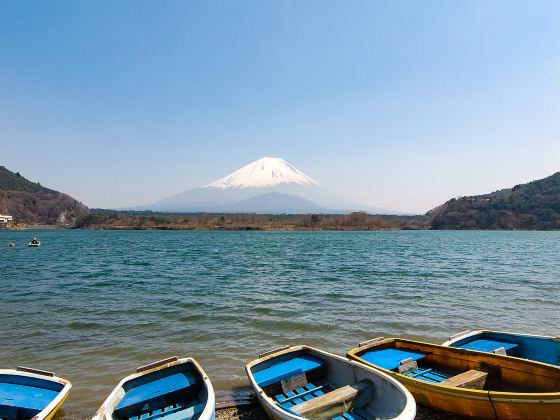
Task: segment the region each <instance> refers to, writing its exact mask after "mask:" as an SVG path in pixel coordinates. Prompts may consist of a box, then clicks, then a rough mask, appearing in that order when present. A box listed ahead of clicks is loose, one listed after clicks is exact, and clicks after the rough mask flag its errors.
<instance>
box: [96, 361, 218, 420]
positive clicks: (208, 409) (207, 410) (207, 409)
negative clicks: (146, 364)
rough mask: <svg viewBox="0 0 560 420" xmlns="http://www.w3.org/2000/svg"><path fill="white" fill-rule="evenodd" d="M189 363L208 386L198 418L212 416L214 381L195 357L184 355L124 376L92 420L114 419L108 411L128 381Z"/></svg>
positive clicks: (214, 398) (214, 401)
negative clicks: (205, 398)
mask: <svg viewBox="0 0 560 420" xmlns="http://www.w3.org/2000/svg"><path fill="white" fill-rule="evenodd" d="M188 363H191V364H192V365H193V366H194V367H195V369H196V370H197V371H198V372H199V373H200V375H201V377H202V382H203V384H204V386H205V387H206V391H207V397H208V398H207V400H206V403H205V405H204V410H202V412H201V413H200V415H199V417H198V418H200V419H204V418H211V416H212V413H213V412H214V411H215V405H216V396H215V394H214V387H213V386H212V382H211V381H210V379H209V378H208V375H207V374H206V372H205V371H204V369H202V366H201V365H200V364H199V363H198V362H197V361H196V360H195V359H194V358H192V357H184V358H178V359H177V360H173V361H170V362H168V363H165V364H162V365H158V366H154V367H153V368H151V369H147V370H143V371H141V372H135V373H132V374H130V375H128V376H126V377H124V378H123V379H121V380H120V382H119V383H118V384H117V385H116V386H115V387H114V388H113V389H112V391H111V392H110V393H109V395H108V396H107V398H105V400H104V401H103V403H102V404H101V406H100V407H99V409H98V410H97V412H96V413H95V415H94V416H93V419H92V420H102V419H112V414H111V416H109V415H108V414H107V411H108V409H110V408H112V409H113V412H114V409H115V407H116V405H117V403H118V401H120V399H118V400H117V401H115V403H114V405H112V404H111V400H113V399H114V398H115V397H116V396H117V394H118V392H119V391H120V390H121V389H123V386H124V384H125V383H127V382H129V381H131V380H133V379H136V378H140V377H142V376H145V375H149V374H150V373H153V372H157V371H159V370H164V369H167V368H169V367H172V366H176V365H182V364H188ZM121 399H122V398H121Z"/></svg>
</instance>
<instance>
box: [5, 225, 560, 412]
mask: <svg viewBox="0 0 560 420" xmlns="http://www.w3.org/2000/svg"><path fill="white" fill-rule="evenodd" d="M33 236H37V237H38V238H39V239H40V240H41V241H42V246H41V247H40V248H38V249H33V248H28V247H25V246H23V244H25V243H26V242H27V241H28V240H30V239H31V238H32V237H33ZM10 242H15V243H17V245H18V246H17V247H16V248H8V244H9V243H10ZM0 287H1V293H0V308H1V318H0V319H1V320H2V322H1V327H0V343H1V345H0V360H1V367H2V368H15V366H16V365H24V366H33V367H36V368H39V369H45V370H51V371H54V372H55V373H56V374H57V375H59V376H61V377H64V378H66V379H69V380H70V381H71V382H72V383H73V386H74V387H73V389H72V390H71V392H70V397H69V398H68V400H67V402H66V403H65V404H64V406H63V411H62V412H61V416H60V417H66V418H88V417H91V416H92V415H93V414H94V413H95V411H96V410H97V408H98V407H99V405H100V404H101V403H102V401H103V400H104V399H105V398H106V396H107V395H108V394H109V392H110V391H111V389H112V388H113V387H114V386H115V385H116V384H117V382H118V381H119V380H120V379H121V378H122V377H124V376H126V375H128V374H130V373H133V372H134V370H135V369H136V367H137V366H140V365H143V364H146V363H149V362H152V361H155V360H159V359H162V358H164V357H167V356H170V355H178V356H194V357H196V358H197V359H198V360H199V361H200V362H201V363H202V365H203V366H204V368H205V369H206V372H207V373H208V375H209V376H210V378H211V379H212V381H213V383H214V386H215V387H216V389H217V393H218V395H219V396H223V395H224V394H225V393H226V391H227V390H229V389H232V388H235V387H239V386H243V385H246V384H247V382H246V379H245V373H244V369H243V367H244V364H245V363H246V362H247V361H249V360H250V359H252V358H254V357H256V356H257V355H258V353H259V352H262V351H265V350H269V349H271V348H274V347H278V346H280V345H283V344H302V343H305V344H309V345H313V346H317V347H320V348H322V349H325V350H328V351H332V352H336V353H340V354H344V353H345V352H346V351H347V350H348V349H350V348H352V347H354V346H355V345H356V344H357V343H358V342H360V341H364V340H366V339H369V338H373V337H377V336H381V335H383V336H385V337H388V336H404V337H409V338H415V339H422V340H427V341H432V342H442V341H443V340H444V339H446V338H447V337H448V336H449V335H451V334H453V333H456V332H459V331H462V330H464V329H467V328H473V327H487V328H492V329H505V330H513V331H519V332H526V333H538V334H555V335H560V331H559V326H560V322H559V321H560V311H559V306H558V304H559V301H560V232H432V231H423V232H421V231H401V232H193V231H185V232H180V231H175V232H168V231H161V232H152V231H126V232H116V231H80V230H48V231H0Z"/></svg>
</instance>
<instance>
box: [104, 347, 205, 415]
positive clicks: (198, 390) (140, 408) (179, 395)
mask: <svg viewBox="0 0 560 420" xmlns="http://www.w3.org/2000/svg"><path fill="white" fill-rule="evenodd" d="M214 416H215V395H214V389H213V387H212V383H211V382H210V380H209V379H208V377H207V376H206V373H204V371H203V370H202V367H200V365H199V364H198V363H197V362H196V361H195V360H194V359H192V358H185V359H178V358H177V357H175V356H174V357H170V358H168V359H164V360H160V361H159V362H155V363H152V364H149V365H146V366H142V367H139V368H138V369H137V373H135V374H133V375H130V376H127V377H126V378H124V379H123V380H122V381H121V382H119V384H118V385H117V386H116V388H115V389H114V390H113V392H111V394H110V395H109V396H108V397H107V399H106V400H105V402H104V403H103V405H101V407H100V408H99V410H98V411H97V414H96V415H95V417H94V420H109V419H114V420H117V419H118V420H123V419H128V420H140V419H142V420H155V419H158V420H160V419H161V420H177V419H192V420H195V419H201V420H210V419H213V418H214Z"/></svg>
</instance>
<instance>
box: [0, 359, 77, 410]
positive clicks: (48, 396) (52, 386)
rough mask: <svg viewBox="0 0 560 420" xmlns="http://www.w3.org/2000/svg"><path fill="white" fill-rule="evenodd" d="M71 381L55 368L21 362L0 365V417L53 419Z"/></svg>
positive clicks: (70, 385) (66, 394) (70, 386)
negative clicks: (5, 366)
mask: <svg viewBox="0 0 560 420" xmlns="http://www.w3.org/2000/svg"><path fill="white" fill-rule="evenodd" d="M70 388H72V384H71V383H70V382H69V381H67V380H66V379H62V378H59V377H56V376H54V373H52V372H46V371H43V370H38V369H31V368H26V367H23V366H18V368H17V369H16V370H14V369H0V418H1V419H31V418H32V419H33V420H43V419H51V418H52V417H53V416H54V414H55V413H56V412H57V411H58V409H59V408H60V406H61V405H62V403H63V402H64V400H65V399H66V397H67V396H68V392H69V391H70Z"/></svg>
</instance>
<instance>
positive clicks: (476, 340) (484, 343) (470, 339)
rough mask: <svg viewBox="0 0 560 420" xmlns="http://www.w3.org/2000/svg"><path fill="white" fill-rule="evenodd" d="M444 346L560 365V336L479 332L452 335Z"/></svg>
mask: <svg viewBox="0 0 560 420" xmlns="http://www.w3.org/2000/svg"><path fill="white" fill-rule="evenodd" d="M442 346H446V347H457V348H460V349H466V350H475V351H485V352H490V353H496V354H502V355H507V356H514V357H521V358H523V359H529V360H535V361H537V362H541V363H548V364H550V365H555V366H560V337H552V336H545V335H529V334H515V333H509V332H499V331H489V330H476V331H463V332H461V333H459V334H456V335H454V336H451V337H449V340H447V341H446V342H445V343H443V344H442Z"/></svg>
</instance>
